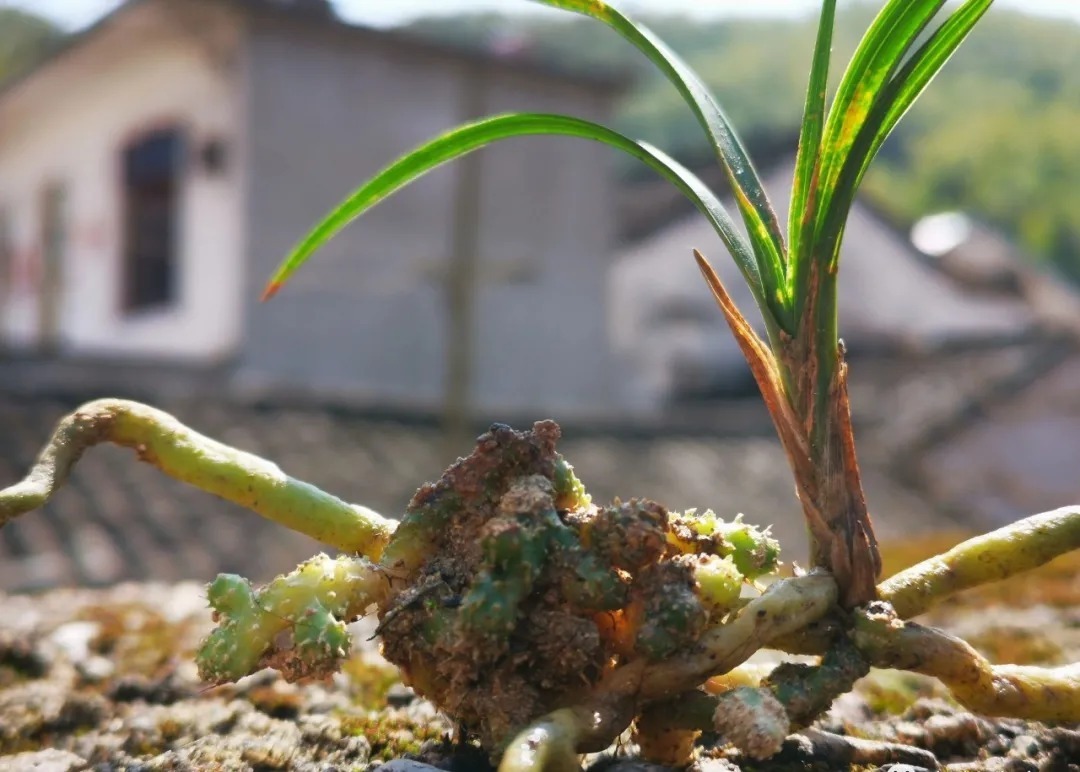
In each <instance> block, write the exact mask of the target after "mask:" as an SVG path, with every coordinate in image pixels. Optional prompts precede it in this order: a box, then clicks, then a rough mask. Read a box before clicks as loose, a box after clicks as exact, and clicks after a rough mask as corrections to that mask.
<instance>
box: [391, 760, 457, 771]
mask: <svg viewBox="0 0 1080 772" xmlns="http://www.w3.org/2000/svg"><path fill="white" fill-rule="evenodd" d="M375 772H442V770H440V769H439V768H438V767H433V766H431V765H430V764H425V763H423V762H422V761H413V760H412V759H394V760H393V761H388V762H386V763H385V764H383V765H382V766H381V767H376V768H375Z"/></svg>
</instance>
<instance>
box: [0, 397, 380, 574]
mask: <svg viewBox="0 0 1080 772" xmlns="http://www.w3.org/2000/svg"><path fill="white" fill-rule="evenodd" d="M102 442H111V443H113V444H116V445H121V446H124V447H128V448H133V449H134V450H135V451H136V453H137V454H138V456H139V459H140V460H142V461H145V462H147V463H149V464H151V465H152V466H155V467H157V468H158V469H160V470H161V471H162V472H164V473H165V474H167V475H169V476H170V477H173V478H175V479H177V480H180V481H181V482H186V483H188V484H190V485H193V486H195V487H196V488H199V489H201V490H204V491H206V492H207V493H212V494H214V495H216V496H220V497H221V498H223V499H225V500H227V501H231V502H233V503H234V504H239V505H240V506H243V507H246V508H248V509H250V510H252V511H254V512H256V513H257V514H259V515H262V516H263V517H265V518H267V519H269V520H273V521H275V522H277V523H280V524H281V525H284V526H286V527H287V528H290V529H292V530H294V531H298V532H299V533H303V534H306V535H308V536H310V537H312V538H313V539H316V540H318V541H320V542H322V543H323V544H326V545H329V546H331V547H335V548H337V549H339V550H341V551H343V552H349V553H355V554H360V555H364V556H365V557H367V558H369V559H371V560H378V558H379V556H380V555H381V554H382V551H383V548H384V547H385V546H386V544H387V542H388V541H389V540H390V536H391V534H392V533H393V532H394V527H395V525H396V524H395V523H394V521H392V520H387V519H385V518H383V517H382V516H380V515H379V514H377V513H376V512H373V511H372V510H370V509H367V508H366V507H361V506H357V505H354V504H347V503H345V502H344V501H342V500H341V499H339V498H337V497H335V496H331V495H330V494H328V493H324V492H323V491H321V490H319V489H318V488H316V487H314V486H313V485H309V484H307V483H305V482H301V481H299V480H296V479H293V478H292V477H289V476H288V475H286V474H285V473H284V472H282V471H281V469H279V468H278V467H277V465H275V464H272V463H270V462H269V461H265V460H263V459H261V458H259V457H258V456H254V455H252V454H250V453H244V452H243V451H239V450H236V449H235V448H230V447H229V446H227V445H223V444H222V443H220V442H217V441H215V440H212V439H210V438H209V437H204V436H203V435H201V434H199V433H197V432H194V431H192V430H191V429H189V428H188V427H186V426H184V425H183V424H182V423H180V422H179V421H177V420H176V419H175V418H173V417H172V416H171V415H169V414H168V413H165V412H162V411H161V410H156V409H154V408H152V407H148V406H146V405H142V404H140V403H138V402H130V401H127V400H120V399H102V400H97V401H96V402H88V403H87V404H85V405H83V406H82V407H80V408H79V409H77V410H76V411H75V412H74V413H72V414H70V415H68V416H67V417H65V418H64V419H63V420H62V421H61V422H60V424H59V425H58V426H57V427H56V431H55V432H53V436H52V437H51V438H50V440H49V442H48V444H47V445H46V446H45V448H44V449H43V450H42V451H41V454H40V455H39V456H38V459H37V462H36V463H35V464H34V467H33V468H32V469H31V470H30V472H29V474H27V475H26V477H25V478H24V479H23V480H22V481H21V482H18V483H16V484H15V485H12V486H11V487H9V488H5V489H4V490H2V491H0V527H2V526H3V525H5V524H6V523H7V522H8V521H10V520H13V519H14V518H16V517H18V516H19V515H21V514H23V513H25V512H29V511H30V510H32V509H36V508H38V507H40V506H42V505H44V504H45V503H46V502H47V501H48V500H49V498H50V497H52V495H53V494H54V493H56V491H57V490H58V489H59V488H60V486H61V485H63V483H64V480H65V479H67V475H68V473H69V472H70V471H71V469H72V467H73V466H75V463H76V462H77V461H78V460H79V458H80V457H81V456H82V454H83V452H85V451H86V449H87V448H90V447H93V446H94V445H97V444H99V443H102Z"/></svg>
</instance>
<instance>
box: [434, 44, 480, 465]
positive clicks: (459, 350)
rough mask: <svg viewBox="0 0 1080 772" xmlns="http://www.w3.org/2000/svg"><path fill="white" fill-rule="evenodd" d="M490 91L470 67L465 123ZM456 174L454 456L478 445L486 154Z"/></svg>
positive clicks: (451, 368)
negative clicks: (476, 370)
mask: <svg viewBox="0 0 1080 772" xmlns="http://www.w3.org/2000/svg"><path fill="white" fill-rule="evenodd" d="M486 91H487V83H486V75H485V73H484V68H483V65H482V64H470V65H467V69H466V71H465V76H464V81H463V83H462V89H461V102H460V115H459V116H458V117H459V119H460V120H461V121H463V122H467V121H473V120H476V119H477V118H479V117H481V116H482V115H483V114H484V111H485V109H486V102H487V99H486ZM456 170H457V181H456V184H455V186H454V213H453V224H452V226H451V235H450V256H449V261H448V262H449V265H448V270H447V273H446V284H445V294H446V316H447V325H446V335H447V338H446V365H445V368H446V369H445V380H444V390H443V409H442V424H443V438H444V441H445V443H446V453H447V456H448V458H454V457H456V456H457V455H460V454H462V453H465V452H467V451H468V450H469V445H470V443H471V441H472V437H471V433H472V432H471V424H472V417H473V406H472V378H473V372H472V371H473V360H474V352H473V349H474V344H475V329H474V324H475V319H476V313H475V307H476V287H477V273H478V265H479V254H478V252H479V248H480V225H481V222H480V195H481V192H482V172H483V168H482V158H481V156H480V154H479V153H470V154H469V155H467V156H465V157H464V158H462V159H461V160H460V161H458V163H457V164H456Z"/></svg>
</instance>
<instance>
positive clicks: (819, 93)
mask: <svg viewBox="0 0 1080 772" xmlns="http://www.w3.org/2000/svg"><path fill="white" fill-rule="evenodd" d="M835 17H836V0H825V1H824V3H823V4H822V6H821V18H820V20H819V21H818V33H817V41H816V42H815V44H814V58H813V60H812V62H811V65H810V80H809V83H808V85H807V87H806V107H805V108H804V110H803V121H802V131H800V132H799V151H798V155H797V156H796V158H795V182H794V184H793V185H792V188H791V207H790V210H789V212H788V245H789V246H788V248H789V250H790V260H791V261H798V260H800V259H801V255H802V252H801V245H802V244H803V242H804V233H805V231H806V230H808V229H809V227H812V226H813V221H814V212H813V197H814V191H815V188H816V187H817V181H816V178H817V175H818V169H819V167H818V163H819V159H820V154H821V133H822V130H823V128H824V125H825V97H826V92H827V91H828V87H829V59H830V58H831V54H832V36H833V26H834V23H835ZM788 270H789V271H790V263H789V265H788Z"/></svg>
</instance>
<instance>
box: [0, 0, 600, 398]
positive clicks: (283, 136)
mask: <svg viewBox="0 0 1080 772" xmlns="http://www.w3.org/2000/svg"><path fill="white" fill-rule="evenodd" d="M616 91H617V84H616V83H615V82H614V81H613V80H611V79H604V78H590V77H588V76H582V75H580V74H576V75H573V76H567V75H565V74H560V73H558V72H554V71H551V70H549V69H544V68H542V67H539V66H535V65H532V64H527V63H524V62H523V61H520V60H518V59H515V58H514V56H513V55H512V52H511V53H506V52H503V51H501V49H500V50H499V51H492V52H476V51H464V50H455V49H452V48H446V47H441V46H439V45H436V44H433V43H430V42H421V41H419V40H416V39H413V38H410V37H405V36H403V35H401V34H398V33H393V32H381V31H373V30H369V29H364V28H358V27H355V26H351V25H347V24H345V23H342V22H340V21H339V20H337V19H336V18H335V17H334V16H333V14H332V13H331V12H330V10H329V5H328V4H327V3H326V2H325V1H323V0H304V1H301V0H291V1H289V0H213V1H211V0H130V1H129V2H127V3H125V4H123V5H122V6H120V7H119V9H118V10H116V11H115V12H114V13H112V14H111V15H109V16H107V17H106V18H104V19H103V20H102V21H100V22H99V23H97V24H96V25H94V26H93V27H92V28H90V29H88V30H87V31H85V32H83V33H81V34H79V35H77V36H75V37H74V38H73V39H72V40H71V41H70V42H69V44H68V45H67V46H66V47H65V48H64V49H63V50H62V51H60V52H59V53H58V54H56V55H54V56H52V57H51V58H49V59H48V60H47V61H45V62H44V63H43V64H42V65H40V66H39V67H37V68H36V69H35V70H33V71H32V72H30V73H29V74H28V75H27V76H25V77H23V78H21V79H19V80H17V81H16V82H14V83H11V84H8V85H7V86H6V87H5V88H4V89H3V91H2V92H0V344H2V345H3V347H4V348H6V349H7V351H8V352H9V355H10V356H9V357H8V360H9V361H8V362H7V363H6V364H5V366H4V367H5V370H4V377H5V378H6V379H7V380H8V381H9V384H10V383H14V382H16V381H18V380H20V379H22V380H24V381H27V382H29V383H36V382H37V380H35V379H38V380H41V379H50V378H51V379H52V380H56V381H61V382H63V381H67V382H71V381H73V380H75V381H83V382H92V381H93V379H97V380H98V381H99V382H101V383H102V388H108V387H109V385H110V377H111V380H112V381H113V382H115V381H120V382H121V383H125V384H129V385H130V384H133V383H138V382H140V380H145V379H153V378H158V379H159V380H161V379H162V376H161V373H162V372H168V376H167V379H168V380H169V381H170V382H172V381H175V380H176V379H191V378H193V377H195V376H196V375H199V374H201V375H202V377H204V378H205V379H207V380H208V381H209V382H211V383H213V384H214V388H215V389H227V390H229V391H234V392H248V393H250V392H253V391H255V392H273V391H281V390H289V389H296V390H301V389H302V390H305V391H307V392H309V393H315V394H320V393H322V394H337V395H346V396H348V397H350V398H355V399H357V400H361V401H365V402H368V403H370V404H375V405H396V406H401V407H406V408H413V409H430V408H432V407H434V406H437V405H438V404H439V402H440V400H441V399H442V395H443V387H444V384H443V377H444V371H445V359H446V357H447V349H448V338H449V337H450V333H449V332H448V330H449V329H451V326H450V325H449V324H448V322H447V314H446V310H447V307H448V305H450V303H448V297H451V296H453V290H452V289H451V288H452V286H453V284H454V278H455V277H456V276H460V272H461V264H462V262H463V261H465V262H466V263H467V267H468V270H469V272H470V275H472V276H474V277H475V282H474V283H473V284H474V286H472V287H471V290H472V294H471V295H470V297H471V299H472V305H473V307H475V309H476V311H475V314H474V315H473V317H472V319H471V330H472V339H473V340H472V343H473V345H472V347H471V348H472V352H474V353H473V361H472V370H473V372H474V374H475V375H474V377H473V379H472V391H473V394H472V400H473V401H474V402H475V403H476V404H479V405H483V406H484V407H485V409H487V410H491V411H521V410H525V409H533V408H536V407H544V408H547V409H551V410H560V411H567V412H586V411H595V410H602V409H605V408H606V407H607V406H608V404H609V402H608V394H609V391H610V387H611V379H612V368H611V367H610V366H609V365H610V363H609V361H608V359H607V354H608V351H609V346H608V343H607V328H606V324H607V320H606V317H605V309H604V303H603V301H602V299H603V297H604V291H605V286H606V272H607V268H608V257H609V254H610V250H611V240H612V236H613V221H612V213H611V212H610V208H609V206H608V205H607V202H608V201H609V200H610V195H609V194H610V188H609V186H610V175H609V174H608V168H607V167H608V163H609V161H610V160H611V159H610V157H609V154H608V153H607V152H604V151H600V152H598V151H597V148H596V147H595V146H593V145H591V144H589V143H586V142H583V141H581V140H574V139H560V138H529V139H517V140H511V141H508V142H507V143H506V144H505V145H503V146H499V147H495V148H492V149H490V150H486V151H485V152H483V153H480V154H477V155H475V156H473V157H472V160H466V161H464V162H460V163H458V164H452V165H449V166H447V167H445V168H441V169H439V170H437V171H436V172H434V173H432V174H431V175H429V176H428V177H426V178H425V179H423V180H421V181H420V182H418V183H417V184H415V185H412V186H410V187H409V188H407V189H405V190H404V191H402V192H401V193H399V194H397V195H395V196H393V197H391V199H390V200H388V201H387V202H385V203H384V204H381V205H380V206H379V207H378V208H376V209H375V210H374V211H373V212H371V213H370V214H369V215H367V216H366V217H365V218H364V219H363V221H362V222H361V223H360V224H358V225H357V226H355V227H353V228H351V229H350V230H349V231H347V232H346V233H344V234H342V235H341V236H340V237H339V238H338V239H336V240H335V241H333V242H332V243H331V244H330V245H329V246H327V247H326V248H325V249H324V250H322V251H321V252H320V253H319V254H318V256H317V257H316V258H315V259H314V260H313V261H312V262H311V263H310V264H309V265H308V266H306V267H305V268H304V270H302V271H301V272H300V273H299V274H298V276H297V278H296V279H295V281H294V282H293V283H292V284H291V285H290V286H288V287H287V288H286V290H285V291H283V292H282V293H281V295H280V296H279V297H278V298H276V299H275V300H274V301H273V302H272V303H267V304H259V302H258V299H259V296H260V293H261V291H262V288H263V286H264V285H265V283H266V281H267V280H268V278H269V277H270V275H271V273H272V271H273V269H274V268H275V267H276V265H277V264H278V262H279V261H280V260H281V259H282V258H283V257H284V255H285V254H286V253H287V252H288V250H289V249H290V247H291V246H292V245H293V244H294V243H295V242H296V241H297V240H298V239H299V238H300V237H301V236H303V235H304V234H305V233H306V232H307V230H308V229H309V228H310V227H311V226H313V225H314V223H315V222H316V221H317V220H318V219H319V218H320V217H321V216H322V215H324V214H325V213H326V212H327V211H329V209H330V208H331V207H332V206H333V205H335V204H336V203H337V202H338V201H340V200H341V199H342V198H343V197H344V196H345V195H346V194H347V193H349V192H350V191H351V190H352V189H353V188H355V187H356V186H357V185H358V184H360V183H361V182H363V181H364V180H366V179H368V178H369V177H370V176H371V175H372V174H373V173H375V172H377V171H378V170H379V169H380V168H382V167H383V166H384V165H386V164H387V163H388V162H390V161H391V160H392V159H394V158H395V157H398V156H399V155H401V154H402V153H404V152H405V151H407V150H409V149H411V148H412V147H414V146H416V145H418V144H419V143H421V142H423V141H426V140H428V139H430V138H432V137H434V136H436V135H437V134H439V133H440V132H442V131H444V130H446V129H448V128H450V127H452V126H455V125H457V124H459V123H461V122H463V121H466V120H469V119H472V118H475V117H477V116H480V115H486V114H492V113H501V112H508V111H514V110H534V111H547V112H562V113H569V114H574V115H579V116H582V117H585V118H591V119H594V120H600V121H602V120H604V119H605V118H606V116H607V115H608V113H609V108H610V106H611V102H612V99H613V98H614V96H615V94H616ZM463 202H464V203H463ZM467 289H468V288H467ZM458 290H460V287H459V288H458ZM28 356H30V357H34V358H35V361H33V362H28V361H27V360H26V358H27V357H28ZM102 363H107V364H108V367H106V368H105V369H104V370H103V369H102V367H101V366H100V365H101V364H102ZM147 363H151V364H153V365H154V367H153V368H152V369H151V371H145V370H143V369H141V368H140V365H142V364H147ZM84 364H85V365H86V366H83V365H84ZM76 365H77V366H76ZM166 365H171V366H172V367H171V368H168V369H167V370H162V366H166ZM117 373H122V377H121V378H117V377H113V376H115V375H116V374H117ZM87 379H90V380H87ZM157 385H159V386H161V385H162V384H157Z"/></svg>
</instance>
